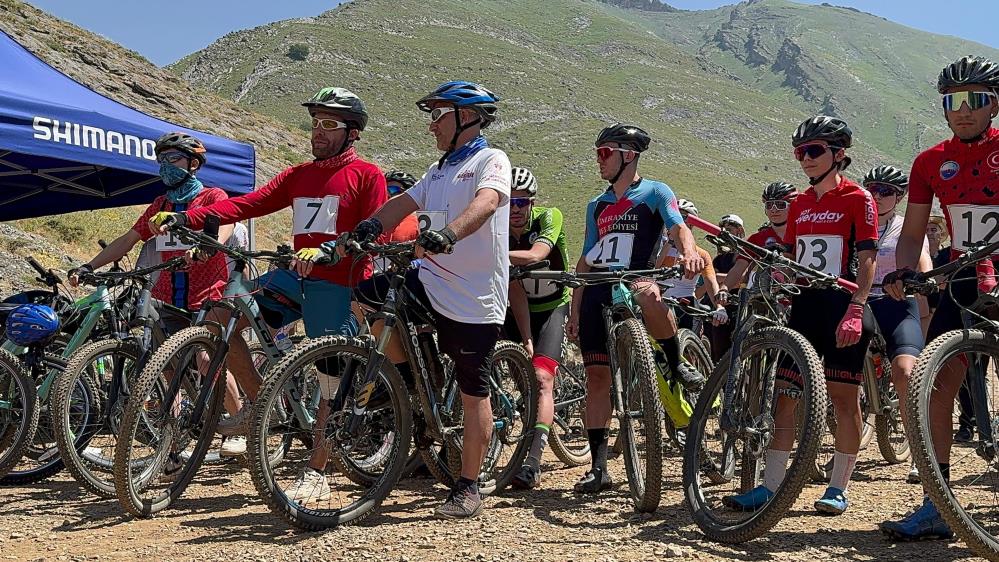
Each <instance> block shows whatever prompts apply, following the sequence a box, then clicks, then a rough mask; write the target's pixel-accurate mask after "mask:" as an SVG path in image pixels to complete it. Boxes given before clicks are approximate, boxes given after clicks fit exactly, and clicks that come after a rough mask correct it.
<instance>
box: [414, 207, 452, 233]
mask: <svg viewBox="0 0 999 562" xmlns="http://www.w3.org/2000/svg"><path fill="white" fill-rule="evenodd" d="M416 222H417V224H418V225H419V228H420V232H424V231H427V230H440V229H442V228H444V227H445V226H447V211H417V212H416Z"/></svg>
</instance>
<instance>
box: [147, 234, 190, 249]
mask: <svg viewBox="0 0 999 562" xmlns="http://www.w3.org/2000/svg"><path fill="white" fill-rule="evenodd" d="M193 247H194V246H193V245H191V244H185V243H184V242H183V241H181V239H180V238H177V235H176V234H175V233H173V232H167V233H166V234H160V235H159V236H157V237H156V251H157V252H177V251H187V250H190V249H191V248H193Z"/></svg>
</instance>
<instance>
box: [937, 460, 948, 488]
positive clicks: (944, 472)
mask: <svg viewBox="0 0 999 562" xmlns="http://www.w3.org/2000/svg"><path fill="white" fill-rule="evenodd" d="M937 466H938V467H940V474H942V475H943V479H944V482H947V483H948V484H949V483H950V463H949V462H947V463H943V462H941V463H937Z"/></svg>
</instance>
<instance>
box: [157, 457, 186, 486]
mask: <svg viewBox="0 0 999 562" xmlns="http://www.w3.org/2000/svg"><path fill="white" fill-rule="evenodd" d="M182 468H184V463H183V461H181V460H180V457H179V456H178V455H177V454H176V453H170V456H169V457H167V461H166V463H165V464H164V465H163V472H162V473H161V474H160V477H159V478H158V480H159V482H160V483H162V484H170V483H172V482H174V481H175V480H177V477H178V476H180V469H182Z"/></svg>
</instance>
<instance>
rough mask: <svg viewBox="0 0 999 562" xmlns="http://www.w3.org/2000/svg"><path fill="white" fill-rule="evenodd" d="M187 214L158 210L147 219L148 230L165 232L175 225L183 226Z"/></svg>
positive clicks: (156, 232)
mask: <svg viewBox="0 0 999 562" xmlns="http://www.w3.org/2000/svg"><path fill="white" fill-rule="evenodd" d="M186 224H187V215H185V214H184V213H171V212H167V211H160V212H158V213H156V214H155V215H153V217H152V218H151V219H149V231H150V232H152V233H153V234H165V233H166V232H167V231H168V230H170V229H171V228H173V227H175V226H185V225H186Z"/></svg>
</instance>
